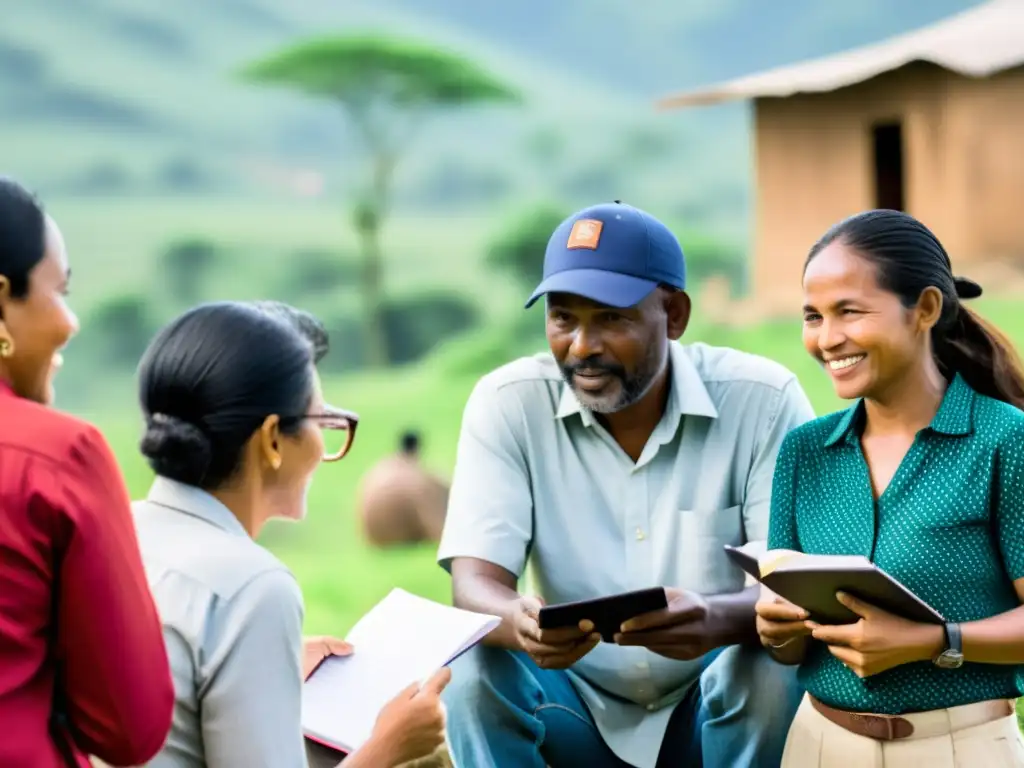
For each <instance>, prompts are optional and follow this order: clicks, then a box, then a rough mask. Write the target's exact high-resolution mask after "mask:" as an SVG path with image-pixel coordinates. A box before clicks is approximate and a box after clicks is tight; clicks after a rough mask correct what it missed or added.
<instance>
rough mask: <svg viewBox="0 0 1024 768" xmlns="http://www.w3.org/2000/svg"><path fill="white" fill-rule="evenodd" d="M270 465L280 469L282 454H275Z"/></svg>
mask: <svg viewBox="0 0 1024 768" xmlns="http://www.w3.org/2000/svg"><path fill="white" fill-rule="evenodd" d="M270 466H272V467H273V468H274V469H275V470H277V469H280V468H281V457H280V456H275V457H274V458H273V459H272V460H271V462H270Z"/></svg>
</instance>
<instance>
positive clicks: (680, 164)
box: [0, 0, 971, 216]
mask: <svg viewBox="0 0 1024 768" xmlns="http://www.w3.org/2000/svg"><path fill="white" fill-rule="evenodd" d="M970 4H971V3H969V2H965V0H933V2H930V3H928V4H923V3H917V2H916V0H898V1H897V2H883V0H869V1H866V2H861V3H858V4H854V3H850V2H842V3H828V4H821V3H811V2H810V0H789V1H788V2H785V3H778V4H771V5H768V4H763V3H757V2H755V0H721V1H716V2H710V1H708V2H703V3H673V2H668V0H646V1H645V2H644V3H642V8H643V12H639V10H638V9H639V8H640V7H641V6H639V5H637V4H636V3H634V2H628V0H565V1H564V2H561V3H558V4H551V3H549V2H546V0H526V1H525V2H519V3H512V4H497V5H495V4H490V3H484V4H479V3H472V2H469V0H436V2H430V3H421V2H418V1H417V2H413V0H375V2H373V3H365V2H364V3H359V2H354V1H353V0H349V1H348V2H340V1H339V0H302V2H295V3H281V2H272V1H271V0H177V2H175V3H151V2H144V0H47V1H46V2H30V0H8V7H7V9H5V13H4V22H3V24H2V25H0V110H2V114H3V116H4V119H3V120H2V121H0V168H3V169H4V170H5V171H8V172H13V173H16V174H18V175H21V176H25V177H27V178H31V179H32V181H33V183H34V184H35V185H36V186H37V187H39V188H40V189H42V190H44V191H47V190H48V191H52V192H55V193H57V192H59V193H66V194H70V195H74V194H92V193H96V192H103V193H115V194H133V195H137V194H140V193H142V194H161V193H168V192H171V193H196V192H199V191H203V192H215V193H225V194H232V195H239V194H262V193H267V194H275V193H278V192H280V191H282V190H287V189H289V185H290V184H292V183H293V181H292V180H291V178H290V175H294V174H295V173H298V172H300V171H302V170H312V171H315V172H318V173H321V174H323V175H324V176H325V177H326V183H327V186H328V190H335V191H338V192H339V193H340V192H343V191H344V190H345V189H346V188H347V185H348V180H349V179H350V177H351V174H352V171H353V162H354V161H356V160H357V159H358V158H357V157H355V156H354V151H353V146H352V142H351V137H350V136H348V135H346V133H345V131H344V128H343V125H342V123H341V122H340V121H339V120H338V117H337V115H336V114H335V113H334V111H333V110H332V109H331V108H330V107H329V106H326V105H321V104H316V103H313V102H311V101H309V100H308V99H305V98H302V97H299V96H293V95H291V94H287V93H282V92H276V91H270V90H264V89H260V88H255V87H252V86H249V85H246V84H243V83H240V82H238V81H237V79H235V78H234V77H233V73H234V72H235V71H237V69H238V68H239V67H240V66H241V65H242V64H243V63H245V62H246V61H248V60H250V59H252V58H254V57H258V56H260V55H263V54H264V53H267V52H269V51H271V50H273V49H275V48H276V47H278V46H280V45H283V44H285V43H287V42H289V41H292V40H295V39H297V38H300V37H302V36H304V35H309V34H322V33H325V32H328V31H337V32H342V33H343V32H346V31H355V30H364V29H377V30H386V31H388V32H392V33H395V34H403V35H415V36H417V37H421V38H427V39H430V40H436V41H437V42H438V43H439V44H443V45H447V46H450V47H452V48H454V49H457V50H459V51H460V52H463V53H465V54H467V55H470V56H473V57H476V58H478V59H479V60H481V61H482V62H483V63H484V64H485V65H486V66H488V67H489V68H491V69H492V70H493V71H494V72H496V73H497V74H499V75H501V76H503V77H505V78H506V79H507V80H509V81H510V82H511V83H513V84H515V85H517V86H518V87H520V88H521V89H522V90H523V92H524V93H525V95H526V96H527V102H526V106H525V108H524V109H523V110H521V111H516V112H514V113H509V112H508V111H507V110H498V111H494V110H492V111H489V112H488V113H486V114H481V115H467V116H460V117H457V118H452V119H445V120H443V121H435V122H434V123H433V124H432V125H431V126H430V127H429V129H428V131H427V134H426V135H425V136H423V137H421V141H422V142H423V143H424V144H427V145H429V146H430V148H431V151H430V153H429V156H427V157H423V156H417V157H415V158H414V159H413V160H412V161H411V162H410V164H409V167H408V168H406V171H405V172H406V174H407V175H408V178H409V179H411V180H412V181H410V185H409V186H408V187H407V188H406V196H407V200H406V202H407V203H408V204H409V205H413V206H423V205H426V204H428V203H431V204H435V205H436V204H437V203H439V202H440V203H442V204H444V203H448V204H451V205H456V206H457V205H465V204H466V203H467V202H468V201H472V200H478V199H480V198H481V197H482V198H483V200H484V202H486V201H487V200H493V199H500V198H503V197H505V196H510V195H513V194H531V193H536V191H537V190H540V189H544V190H545V191H548V192H549V193H550V192H551V191H552V189H554V190H556V191H557V192H558V193H559V194H561V195H562V196H564V197H568V198H572V199H581V200H582V199H592V198H593V197H595V196H601V195H606V193H612V192H614V191H621V190H623V188H624V190H625V191H624V192H623V194H625V193H626V192H628V193H632V194H634V195H641V194H642V195H644V196H646V197H650V198H654V197H659V196H660V197H664V198H667V202H668V203H671V204H672V205H674V206H676V207H677V208H686V206H687V205H690V206H692V205H695V204H696V205H698V209H699V210H700V212H704V213H706V211H704V208H706V205H705V204H701V203H700V198H702V197H703V198H705V199H706V198H707V197H708V196H709V195H710V196H713V197H714V198H715V204H716V205H717V206H719V207H724V208H725V209H727V210H728V213H729V214H730V215H732V216H735V215H742V213H743V211H744V207H743V203H744V198H743V192H744V188H745V181H746V180H745V168H746V163H747V159H748V155H747V151H748V150H747V145H746V141H745V139H744V129H745V123H744V120H743V110H742V108H725V109H717V110H711V111H710V112H704V113H693V114H684V115H678V116H666V115H657V114H655V113H654V112H653V110H652V108H651V100H652V99H653V98H654V97H655V96H657V95H659V94H661V93H664V92H665V91H669V90H673V89H675V88H679V87H684V86H688V85H694V84H696V83H698V82H703V81H707V80H715V79H719V78H723V77H728V76H732V75H735V74H739V73H741V72H745V71H748V70H750V69H756V68H760V67H765V66H770V65H774V64H779V63H782V62H785V61H790V60H793V59H797V58H802V57H805V56H810V55H816V54H821V53H827V52H830V51H833V50H836V49H839V48H843V47H846V46H849V45H853V44H857V43H861V42H865V41H867V40H871V39H876V38H878V37H881V36H885V35H889V34H892V33H895V32H898V31H902V30H904V29H907V28H910V27H913V26H916V25H919V24H921V23H925V22H928V21H931V20H933V19H935V18H938V17H940V16H943V15H945V14H947V13H949V12H951V11H955V10H958V9H960V8H963V7H965V6H967V5H970ZM12 6H13V9H12ZM556 134H557V135H560V136H562V137H564V140H563V141H561V142H554V143H552V141H550V140H549V141H548V142H547V145H548V146H549V148H550V147H555V148H556V150H557V151H556V159H557V162H556V163H555V164H554V165H552V164H551V163H550V162H549V161H548V156H547V155H544V154H538V153H537V151H536V148H537V146H538V144H544V142H545V139H546V138H547V139H550V138H551V136H553V135H556ZM637 146H640V147H643V146H646V147H648V151H653V152H654V153H656V154H657V155H658V157H659V158H660V159H661V160H662V162H659V163H655V164H652V163H648V164H647V165H646V166H644V167H640V166H642V165H643V164H642V163H636V162H634V158H635V157H636V156H638V154H642V153H638V152H637ZM531 147H532V148H533V151H532V153H531ZM652 148H653V149H652ZM531 158H532V161H531ZM666 161H667V162H666ZM633 166H636V167H633ZM654 166H657V167H654ZM612 196H614V195H612ZM702 206H703V207H702Z"/></svg>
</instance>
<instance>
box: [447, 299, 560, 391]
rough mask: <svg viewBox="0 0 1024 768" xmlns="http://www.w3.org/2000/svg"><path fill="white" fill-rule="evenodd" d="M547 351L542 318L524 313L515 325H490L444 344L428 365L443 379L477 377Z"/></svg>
mask: <svg viewBox="0 0 1024 768" xmlns="http://www.w3.org/2000/svg"><path fill="white" fill-rule="evenodd" d="M547 349H548V346H547V341H546V340H545V338H544V323H543V318H542V317H540V316H538V315H537V314H535V313H528V312H524V313H523V314H522V315H521V317H520V320H519V321H517V322H514V323H510V324H506V323H503V324H500V325H490V326H487V327H485V328H481V329H480V330H479V331H478V332H476V333H472V334H469V335H466V336H462V337H459V338H457V339H453V340H451V341H447V342H445V343H444V344H442V345H440V346H439V348H438V349H437V351H436V353H435V354H434V355H433V356H432V357H431V365H432V366H436V367H437V369H438V370H440V371H441V372H442V374H443V375H445V376H451V377H453V378H460V377H464V376H474V377H476V376H482V375H483V374H485V373H487V372H488V371H492V370H494V369H495V368H498V367H500V366H502V365H504V364H505V363H508V362H511V361H512V360H515V359H516V358H518V357H522V356H523V355H531V354H535V353H537V352H543V351H545V350H547Z"/></svg>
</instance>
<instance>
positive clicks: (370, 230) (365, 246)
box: [357, 204, 390, 368]
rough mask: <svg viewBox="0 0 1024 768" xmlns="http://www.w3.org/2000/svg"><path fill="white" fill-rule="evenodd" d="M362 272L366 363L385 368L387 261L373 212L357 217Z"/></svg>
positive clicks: (377, 216) (386, 351) (377, 221)
mask: <svg viewBox="0 0 1024 768" xmlns="http://www.w3.org/2000/svg"><path fill="white" fill-rule="evenodd" d="M357 227H358V230H359V239H360V250H361V251H362V262H363V263H362V269H361V270H360V293H361V294H362V299H363V343H364V348H365V353H366V363H367V364H368V365H369V366H370V367H371V368H383V367H385V366H386V365H387V364H388V363H389V362H390V355H389V354H388V353H389V350H388V338H387V329H386V328H385V327H384V259H383V254H382V253H381V247H380V216H379V214H378V213H377V212H376V211H374V210H373V209H372V204H370V206H369V209H368V210H365V211H363V212H361V213H360V214H357Z"/></svg>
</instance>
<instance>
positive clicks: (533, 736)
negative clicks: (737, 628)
mask: <svg viewBox="0 0 1024 768" xmlns="http://www.w3.org/2000/svg"><path fill="white" fill-rule="evenodd" d="M704 659H705V662H706V663H705V667H704V671H703V672H702V674H701V677H700V682H699V684H696V685H694V686H693V687H692V688H691V690H690V691H689V692H688V693H687V695H686V697H685V698H684V699H683V700H682V701H681V702H679V704H678V705H676V709H675V710H674V711H673V713H672V716H671V720H670V721H669V725H668V731H667V732H666V734H665V739H664V741H663V742H662V744H661V751H660V754H659V757H658V768H675V767H676V766H696V767H697V768H700V766H702V765H703V766H704V768H778V765H779V764H780V762H781V760H782V749H783V746H784V745H785V742H786V734H787V733H788V731H789V724H790V722H791V721H792V719H793V716H794V715H795V714H796V709H797V707H798V706H799V704H800V699H801V696H802V695H803V690H802V689H801V688H800V686H799V684H798V683H797V680H796V668H795V667H786V666H783V665H781V664H778V663H776V662H775V661H773V660H772V659H771V658H770V657H769V656H768V654H767V653H765V652H764V651H762V650H761V649H760V648H753V647H741V646H730V647H727V648H722V649H716V650H715V651H713V652H712V653H709V654H707V655H706V656H705V657H704ZM443 698H444V704H445V707H446V708H447V710H448V739H449V745H450V750H451V754H452V758H453V759H454V762H455V765H457V766H459V767H460V768H461V767H462V766H466V767H467V768H469V767H470V766H472V768H490V767H491V766H494V767H495V768H545V766H550V768H578V767H579V766H587V768H628V764H627V763H625V762H623V761H622V760H620V759H619V758H618V757H617V756H616V755H615V754H614V753H613V752H612V751H611V749H610V748H609V747H608V746H607V745H606V744H605V743H604V741H603V740H602V738H601V735H600V734H599V733H598V731H597V727H596V726H595V725H594V720H593V718H592V717H591V715H590V712H589V710H588V709H587V707H586V705H585V704H584V703H583V701H582V700H581V699H580V697H579V694H577V693H576V689H575V688H574V687H573V685H572V683H571V682H570V680H569V676H568V675H567V674H566V673H565V672H564V671H561V670H546V669H541V668H540V667H538V666H537V665H536V664H534V663H533V661H532V660H531V659H530V658H529V656H527V655H526V654H524V653H522V652H519V651H506V650H502V649H498V648H491V647H487V646H482V645H481V646H476V647H475V648H473V649H471V650H470V651H469V652H467V653H466V654H465V655H464V656H462V657H461V658H459V659H457V660H456V661H455V662H454V663H453V664H452V681H451V682H450V683H449V684H448V687H447V689H446V690H445V692H444V694H443Z"/></svg>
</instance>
